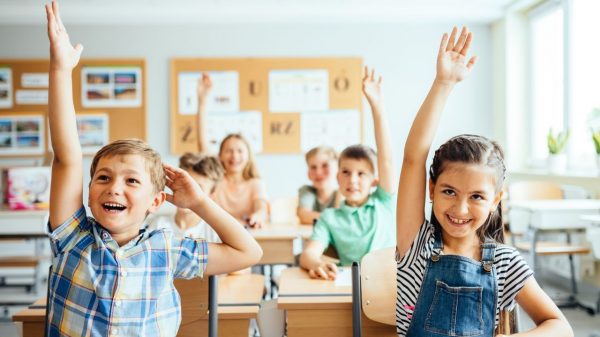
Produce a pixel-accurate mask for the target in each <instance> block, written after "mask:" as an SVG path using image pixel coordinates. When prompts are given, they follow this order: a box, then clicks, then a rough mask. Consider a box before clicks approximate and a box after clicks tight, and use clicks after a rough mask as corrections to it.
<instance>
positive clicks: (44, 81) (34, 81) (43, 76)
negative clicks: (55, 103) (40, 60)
mask: <svg viewBox="0 0 600 337" xmlns="http://www.w3.org/2000/svg"><path fill="white" fill-rule="evenodd" d="M48 83H49V77H48V73H23V74H22V75H21V87H23V88H48Z"/></svg>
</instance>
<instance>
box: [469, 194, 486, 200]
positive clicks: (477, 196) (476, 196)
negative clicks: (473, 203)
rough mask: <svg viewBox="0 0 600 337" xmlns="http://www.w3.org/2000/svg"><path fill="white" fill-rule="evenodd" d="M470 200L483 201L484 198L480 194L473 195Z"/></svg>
mask: <svg viewBox="0 0 600 337" xmlns="http://www.w3.org/2000/svg"><path fill="white" fill-rule="evenodd" d="M471 198H473V199H475V200H485V198H484V197H483V195H481V194H473V195H472V196H471Z"/></svg>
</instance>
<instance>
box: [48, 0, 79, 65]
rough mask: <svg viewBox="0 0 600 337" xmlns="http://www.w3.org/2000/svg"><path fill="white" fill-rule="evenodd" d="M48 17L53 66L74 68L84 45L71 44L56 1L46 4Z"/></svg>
mask: <svg viewBox="0 0 600 337" xmlns="http://www.w3.org/2000/svg"><path fill="white" fill-rule="evenodd" d="M46 17H47V19H48V38H49V39H50V60H51V66H52V68H53V69H55V70H72V69H73V68H75V66H76V65H77V63H78V62H79V58H80V56H81V51H82V50H83V46H82V45H81V44H77V45H76V46H75V47H73V45H72V44H71V41H70V40H69V35H68V34H67V30H66V28H65V26H64V25H63V23H62V20H61V19H60V12H59V9H58V3H57V2H56V1H52V4H51V5H46Z"/></svg>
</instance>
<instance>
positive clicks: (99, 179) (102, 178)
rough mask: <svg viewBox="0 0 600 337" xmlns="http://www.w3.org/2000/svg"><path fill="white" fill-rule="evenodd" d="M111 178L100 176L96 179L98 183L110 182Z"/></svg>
mask: <svg viewBox="0 0 600 337" xmlns="http://www.w3.org/2000/svg"><path fill="white" fill-rule="evenodd" d="M109 179H110V178H109V177H108V176H107V175H99V176H98V177H96V180H98V181H108V180H109Z"/></svg>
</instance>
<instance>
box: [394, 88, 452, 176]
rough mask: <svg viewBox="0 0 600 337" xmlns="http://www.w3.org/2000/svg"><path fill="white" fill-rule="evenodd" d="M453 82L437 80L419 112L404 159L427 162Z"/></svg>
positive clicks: (406, 146)
mask: <svg viewBox="0 0 600 337" xmlns="http://www.w3.org/2000/svg"><path fill="white" fill-rule="evenodd" d="M453 88H454V84H453V83H449V82H443V81H439V80H437V79H436V80H435V81H434V82H433V84H432V86H431V89H430V90H429V93H428V94H427V97H426V98H425V101H423V104H422V105H421V108H420V109H419V111H418V112H417V116H416V117H415V120H414V122H413V125H412V127H411V128H410V131H409V133H408V138H407V140H406V144H405V145H404V161H408V162H418V163H419V164H420V163H421V162H423V163H425V161H426V160H427V155H428V154H429V149H430V147H431V143H432V142H433V138H434V137H435V133H436V131H437V128H438V125H439V122H440V118H441V115H442V111H443V109H444V106H445V105H446V101H447V100H448V96H449V95H450V93H451V92H452V89H453Z"/></svg>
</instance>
